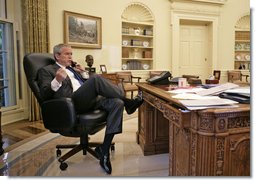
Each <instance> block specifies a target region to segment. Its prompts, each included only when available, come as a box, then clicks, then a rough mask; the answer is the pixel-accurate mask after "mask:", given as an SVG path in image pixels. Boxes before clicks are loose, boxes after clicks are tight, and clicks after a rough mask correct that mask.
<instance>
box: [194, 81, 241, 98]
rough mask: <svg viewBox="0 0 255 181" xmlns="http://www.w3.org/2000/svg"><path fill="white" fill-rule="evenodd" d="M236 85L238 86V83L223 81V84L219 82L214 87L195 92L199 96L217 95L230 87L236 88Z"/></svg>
mask: <svg viewBox="0 0 255 181" xmlns="http://www.w3.org/2000/svg"><path fill="white" fill-rule="evenodd" d="M237 87H239V85H237V84H233V83H225V84H221V85H219V86H216V87H212V88H210V89H204V90H201V91H197V92H196V94H198V95H201V96H207V95H218V94H220V93H222V92H224V91H226V90H230V89H233V88H237Z"/></svg>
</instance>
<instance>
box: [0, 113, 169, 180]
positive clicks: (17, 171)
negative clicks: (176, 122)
mask: <svg viewBox="0 0 255 181" xmlns="http://www.w3.org/2000/svg"><path fill="white" fill-rule="evenodd" d="M137 121H138V120H137V114H135V115H133V116H129V115H125V116H124V122H123V133H122V134H118V135H116V136H115V137H114V142H115V151H114V152H111V163H112V170H113V171H112V174H111V175H107V174H105V172H104V171H103V169H102V168H101V167H100V165H99V160H97V159H95V158H94V157H92V156H91V155H90V154H89V153H88V154H87V155H83V154H82V152H79V153H77V154H76V155H74V156H73V157H71V158H69V159H68V160H67V161H66V163H67V164H68V168H67V170H65V171H61V170H60V169H59V162H58V159H57V157H56V149H55V146H56V145H57V144H75V143H78V142H79V138H70V137H63V136H61V135H59V134H55V133H46V134H44V135H42V136H40V137H37V138H35V139H33V140H31V141H29V142H27V143H24V144H23V145H20V146H19V147H17V148H15V149H13V150H11V151H9V152H7V153H4V154H3V155H2V156H1V162H0V175H3V176H11V177H15V176H51V177H52V176H59V177H63V176H64V177H66V176H69V177H101V176H168V154H159V155H152V156H143V153H142V151H141V148H140V146H139V145H138V144H137V143H136V131H137ZM104 131H105V130H102V131H100V132H99V133H98V134H96V135H93V136H91V137H90V139H91V141H102V140H103V136H104ZM67 151H68V149H66V150H62V154H64V153H65V152H67Z"/></svg>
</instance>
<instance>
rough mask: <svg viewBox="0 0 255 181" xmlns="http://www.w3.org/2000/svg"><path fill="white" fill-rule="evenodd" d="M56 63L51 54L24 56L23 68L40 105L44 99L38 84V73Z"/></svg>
mask: <svg viewBox="0 0 255 181" xmlns="http://www.w3.org/2000/svg"><path fill="white" fill-rule="evenodd" d="M54 63H55V59H54V57H53V54H49V53H30V54H27V55H25V56H24V60H23V66H24V71H25V74H26V77H27V82H28V84H29V87H30V88H31V90H32V92H33V93H34V95H35V97H36V99H37V101H38V102H39V104H41V103H42V102H43V99H42V96H41V93H40V89H39V86H38V84H37V79H38V76H37V72H38V70H39V69H40V68H42V67H45V66H47V65H49V64H54Z"/></svg>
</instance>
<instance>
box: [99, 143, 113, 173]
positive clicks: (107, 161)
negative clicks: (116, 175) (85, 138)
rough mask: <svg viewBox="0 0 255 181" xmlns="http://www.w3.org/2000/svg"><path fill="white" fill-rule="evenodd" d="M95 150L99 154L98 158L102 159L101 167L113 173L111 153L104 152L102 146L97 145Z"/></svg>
mask: <svg viewBox="0 0 255 181" xmlns="http://www.w3.org/2000/svg"><path fill="white" fill-rule="evenodd" d="M95 152H96V154H97V157H98V159H99V160H100V162H99V163H100V165H101V167H102V168H103V169H104V170H105V172H106V173H108V174H111V173H112V165H111V162H110V154H106V155H104V154H103V151H102V148H101V147H100V146H97V147H96V149H95Z"/></svg>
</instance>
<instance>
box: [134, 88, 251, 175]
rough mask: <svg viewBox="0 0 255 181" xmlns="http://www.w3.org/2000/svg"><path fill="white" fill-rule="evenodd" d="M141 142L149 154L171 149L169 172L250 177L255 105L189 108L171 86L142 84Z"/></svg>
mask: <svg viewBox="0 0 255 181" xmlns="http://www.w3.org/2000/svg"><path fill="white" fill-rule="evenodd" d="M137 86H138V88H139V90H140V91H142V92H143V98H144V103H143V104H142V106H140V108H139V121H138V131H137V143H138V144H139V145H140V146H141V148H142V150H143V153H144V155H152V154H160V153H169V175H170V176H172V175H173V176H174V175H175V176H249V175H250V105H249V104H239V107H238V108H235V109H206V110H199V111H189V110H186V109H185V107H183V106H182V105H181V104H180V103H179V102H178V100H176V99H173V98H172V97H171V94H170V93H168V92H166V90H167V89H168V86H154V85H149V84H147V83H138V84H137Z"/></svg>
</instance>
